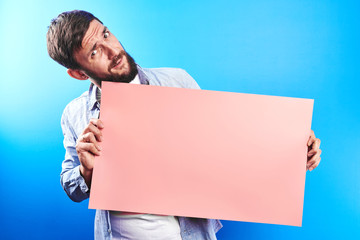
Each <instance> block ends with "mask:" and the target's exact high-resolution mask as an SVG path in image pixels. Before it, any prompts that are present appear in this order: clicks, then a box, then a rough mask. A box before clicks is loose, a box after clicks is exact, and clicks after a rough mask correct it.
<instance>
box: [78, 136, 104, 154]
mask: <svg viewBox="0 0 360 240" xmlns="http://www.w3.org/2000/svg"><path fill="white" fill-rule="evenodd" d="M82 141H83V142H88V143H93V144H94V145H95V147H96V148H97V150H99V151H101V147H100V145H99V144H98V141H96V138H95V135H94V133H92V132H88V133H86V134H84V135H82Z"/></svg>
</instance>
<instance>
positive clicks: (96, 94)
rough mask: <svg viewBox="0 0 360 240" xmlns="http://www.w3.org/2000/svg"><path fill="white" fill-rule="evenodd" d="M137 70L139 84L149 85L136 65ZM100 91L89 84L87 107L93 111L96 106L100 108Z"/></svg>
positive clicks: (142, 71) (147, 79) (147, 78)
mask: <svg viewBox="0 0 360 240" xmlns="http://www.w3.org/2000/svg"><path fill="white" fill-rule="evenodd" d="M136 67H137V69H138V75H139V80H140V83H141V84H145V85H149V83H150V81H149V77H148V76H147V75H146V73H145V72H144V70H143V69H142V68H141V67H140V66H139V65H137V64H136ZM100 96H101V90H100V88H98V87H97V86H96V85H95V84H93V83H91V84H90V87H89V107H90V109H91V110H92V109H94V108H95V107H96V106H97V105H98V104H99V106H100Z"/></svg>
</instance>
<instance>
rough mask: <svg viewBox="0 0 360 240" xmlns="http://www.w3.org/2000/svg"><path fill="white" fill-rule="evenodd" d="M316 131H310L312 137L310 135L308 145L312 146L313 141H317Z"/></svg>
mask: <svg viewBox="0 0 360 240" xmlns="http://www.w3.org/2000/svg"><path fill="white" fill-rule="evenodd" d="M315 139H316V138H315V133H314V131H313V130H311V132H310V137H309V140H308V142H307V145H308V146H309V147H310V146H311V144H313V142H314V141H315Z"/></svg>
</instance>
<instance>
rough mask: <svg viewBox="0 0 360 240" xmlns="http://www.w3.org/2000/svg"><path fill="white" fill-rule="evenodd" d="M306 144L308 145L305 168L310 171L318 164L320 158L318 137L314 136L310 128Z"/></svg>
mask: <svg viewBox="0 0 360 240" xmlns="http://www.w3.org/2000/svg"><path fill="white" fill-rule="evenodd" d="M307 145H308V153H307V164H306V170H310V171H312V170H314V169H315V168H316V167H317V166H318V165H319V163H320V160H321V157H320V154H321V149H320V139H318V138H316V137H315V134H314V131H313V130H311V134H310V137H309V140H308V143H307Z"/></svg>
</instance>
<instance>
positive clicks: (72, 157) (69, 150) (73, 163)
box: [60, 108, 89, 202]
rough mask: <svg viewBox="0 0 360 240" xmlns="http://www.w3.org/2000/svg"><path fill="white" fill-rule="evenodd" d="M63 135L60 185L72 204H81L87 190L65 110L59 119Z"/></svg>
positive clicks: (71, 128) (72, 131)
mask: <svg viewBox="0 0 360 240" xmlns="http://www.w3.org/2000/svg"><path fill="white" fill-rule="evenodd" d="M61 128H62V132H63V135H64V148H65V151H66V152H65V160H64V161H63V163H62V171H61V174H60V183H61V186H62V187H63V189H64V190H65V192H66V194H67V195H68V196H69V198H70V199H71V200H73V201H74V202H81V201H83V200H85V199H87V198H88V197H89V188H88V186H87V185H86V183H85V179H84V178H83V177H82V176H81V174H80V161H79V157H78V155H77V152H76V139H77V137H76V134H75V131H74V129H73V127H72V126H71V123H70V121H69V115H68V113H67V108H65V110H64V113H63V115H62V118H61Z"/></svg>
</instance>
